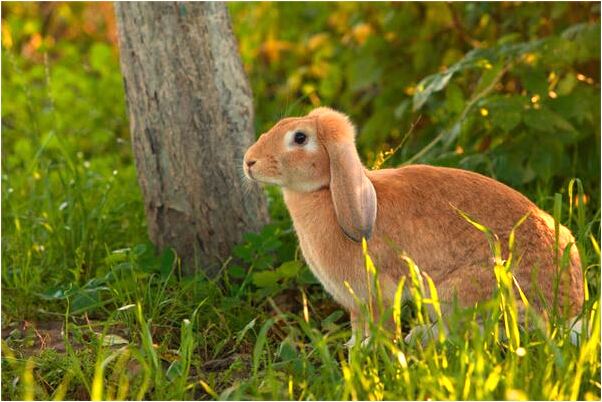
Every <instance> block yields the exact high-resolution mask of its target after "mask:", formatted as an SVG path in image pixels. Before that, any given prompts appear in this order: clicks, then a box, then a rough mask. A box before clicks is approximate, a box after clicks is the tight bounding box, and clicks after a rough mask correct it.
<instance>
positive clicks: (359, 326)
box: [345, 311, 367, 349]
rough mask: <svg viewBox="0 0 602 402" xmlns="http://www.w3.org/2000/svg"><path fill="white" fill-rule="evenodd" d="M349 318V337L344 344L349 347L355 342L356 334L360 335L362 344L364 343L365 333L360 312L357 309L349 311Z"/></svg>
mask: <svg viewBox="0 0 602 402" xmlns="http://www.w3.org/2000/svg"><path fill="white" fill-rule="evenodd" d="M349 318H350V321H351V338H350V339H349V340H348V341H347V342H346V343H345V346H346V347H348V348H350V349H351V348H352V347H353V346H354V345H355V344H356V342H357V337H358V336H361V338H362V345H364V344H365V342H366V340H367V333H366V325H365V323H364V321H363V320H362V318H361V314H359V313H358V312H357V311H350V312H349Z"/></svg>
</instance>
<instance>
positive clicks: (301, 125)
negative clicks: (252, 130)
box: [243, 107, 376, 241]
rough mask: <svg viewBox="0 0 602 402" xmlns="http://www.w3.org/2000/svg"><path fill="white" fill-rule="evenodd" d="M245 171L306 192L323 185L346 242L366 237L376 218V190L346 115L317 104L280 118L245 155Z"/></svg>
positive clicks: (247, 174) (290, 188)
mask: <svg viewBox="0 0 602 402" xmlns="http://www.w3.org/2000/svg"><path fill="white" fill-rule="evenodd" d="M243 169H244V172H245V175H246V176H247V177H248V178H250V179H253V180H256V181H259V182H263V183H271V184H277V185H280V186H282V187H284V188H285V189H287V190H291V191H296V192H302V193H308V192H313V191H316V190H321V189H326V188H329V189H330V192H331V194H332V201H333V204H334V208H335V212H336V216H337V220H338V223H339V226H340V227H341V229H342V230H343V232H344V233H345V234H346V235H347V236H348V237H349V238H351V239H352V240H355V241H360V240H361V238H362V237H366V238H369V237H370V234H371V232H372V226H373V224H374V221H375V219H376V193H375V191H374V187H373V186H372V183H371V182H370V180H368V178H367V177H366V175H365V173H364V167H363V166H362V163H361V161H360V159H359V156H358V154H357V151H356V149H355V128H354V127H353V124H352V123H351V121H350V120H349V118H348V117H347V116H346V115H344V114H342V113H340V112H337V111H335V110H333V109H330V108H326V107H320V108H317V109H314V110H313V111H312V112H311V113H309V114H308V115H307V116H303V117H291V118H285V119H282V120H280V121H279V122H278V123H277V124H276V125H275V126H274V127H272V128H271V129H270V130H269V131H268V132H267V133H265V134H262V135H261V136H260V137H259V139H258V140H257V142H256V143H255V144H253V145H252V146H251V147H250V148H249V149H248V150H247V153H246V154H245V157H244V161H243Z"/></svg>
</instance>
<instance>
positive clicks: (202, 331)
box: [2, 2, 600, 399]
mask: <svg viewBox="0 0 602 402" xmlns="http://www.w3.org/2000/svg"><path fill="white" fill-rule="evenodd" d="M230 10H231V15H232V23H233V28H234V31H235V34H236V36H237V38H238V41H239V46H240V52H241V56H242V59H243V62H244V64H245V69H246V71H247V73H248V75H249V79H250V81H251V84H252V87H253V93H254V97H255V106H256V127H257V133H258V134H259V133H261V132H263V131H265V130H266V129H268V128H269V127H270V126H271V125H272V124H273V123H274V122H275V121H276V120H278V119H279V118H280V117H282V116H285V115H296V114H297V115H298V114H302V113H305V112H307V111H308V110H310V109H311V108H313V107H315V106H318V105H330V106H333V107H336V108H339V109H341V110H343V111H345V112H347V113H349V114H350V115H351V117H352V119H353V120H354V121H355V122H356V124H357V125H358V127H359V131H360V136H359V139H358V143H359V144H358V145H359V149H360V153H361V155H362V157H363V159H364V161H365V162H366V164H367V165H368V166H373V167H375V168H378V167H385V166H396V165H399V164H401V163H408V162H420V163H430V164H435V165H446V166H458V167H462V168H465V169H470V170H474V171H478V172H482V173H485V174H487V175H489V176H492V177H495V178H497V179H499V180H501V181H503V182H505V183H507V184H510V185H511V186H513V187H515V188H517V189H518V190H520V191H521V192H523V193H524V194H526V195H527V196H529V197H530V198H531V199H532V200H534V201H535V202H536V203H537V204H538V205H539V206H540V207H542V208H544V209H546V210H548V211H549V212H551V213H552V212H553V213H554V216H555V217H556V218H557V219H558V220H559V221H560V222H562V223H563V224H565V225H567V226H569V227H570V228H571V229H572V230H573V232H574V233H575V235H576V237H577V240H578V244H579V248H580V252H581V255H582V260H583V262H584V264H583V265H584V270H585V272H586V278H587V279H588V281H589V287H588V291H589V295H588V297H589V301H588V303H586V307H585V309H584V317H589V318H588V319H587V321H588V322H590V323H591V324H592V325H593V327H594V329H596V328H597V331H598V332H597V335H596V332H595V331H594V334H593V335H592V338H591V339H590V340H587V341H586V342H583V343H582V346H581V347H574V346H573V345H571V344H570V343H569V342H567V339H568V331H567V330H566V327H565V326H564V324H562V323H561V322H556V321H553V322H552V323H550V324H548V326H547V327H546V328H545V329H544V330H540V331H532V332H521V335H520V340H519V341H518V343H514V342H515V340H512V341H511V342H506V341H504V340H501V339H500V338H499V337H497V335H495V336H494V335H491V331H490V332H489V333H488V332H487V331H485V333H484V334H481V335H475V334H476V333H479V332H478V331H476V330H474V328H473V327H472V325H473V324H472V323H471V320H466V319H464V320H463V319H461V317H462V316H461V315H459V318H458V319H456V320H454V321H453V322H454V323H455V324H454V325H456V326H457V328H454V331H453V332H452V334H451V335H450V336H449V337H447V338H445V339H439V342H436V343H433V344H431V345H429V346H428V347H425V348H423V347H422V346H421V345H404V344H392V343H391V342H390V340H389V339H390V337H388V336H386V335H382V334H381V333H380V332H379V331H378V329H377V328H375V331H376V335H375V337H374V340H373V342H372V344H371V346H370V347H369V348H366V349H359V348H358V349H353V350H352V351H351V352H350V354H351V356H349V360H348V357H347V356H346V352H345V350H344V348H343V347H342V343H343V341H344V339H345V338H346V337H347V336H348V335H349V328H348V324H347V318H346V316H345V314H344V313H343V311H341V310H340V309H339V307H338V306H336V305H335V304H334V303H333V302H331V301H330V298H329V297H328V296H326V295H325V294H324V293H323V291H322V289H321V287H320V285H319V284H318V283H317V282H316V280H315V279H314V278H313V277H312V275H311V273H310V272H309V271H308V269H307V267H306V266H305V265H304V263H303V262H302V261H301V260H300V257H299V251H298V250H297V245H296V240H295V237H294V234H293V233H292V230H291V224H290V220H289V218H288V215H287V213H286V210H285V208H284V206H283V204H282V200H281V198H280V194H279V192H278V190H277V189H274V188H269V189H268V193H269V197H270V208H271V211H270V212H271V215H272V218H273V223H272V224H270V225H269V226H267V227H266V228H265V229H264V230H263V231H262V232H261V233H257V234H248V235H247V236H246V239H247V241H246V242H245V243H243V244H241V245H240V246H239V247H238V248H237V250H236V252H235V256H234V257H236V259H237V260H238V261H242V263H240V264H234V263H231V264H228V265H226V266H225V267H224V270H223V272H222V274H221V276H220V277H219V278H217V279H216V280H208V279H206V278H203V277H201V276H196V277H186V278H182V277H180V276H179V275H178V270H179V267H178V264H177V259H176V258H175V256H174V255H173V254H172V253H171V252H169V251H166V252H164V253H162V254H159V255H157V253H156V251H155V250H154V249H153V247H152V245H150V244H149V242H148V239H147V236H146V227H145V222H144V212H143V206H142V201H141V198H140V193H139V190H138V186H137V182H136V176H135V167H134V165H133V159H132V154H131V147H130V139H129V133H128V122H127V118H126V113H125V104H124V93H123V86H122V82H121V75H120V71H119V63H118V48H117V45H116V34H115V21H114V16H113V11H112V6H111V4H109V3H10V2H9V3H7V2H3V3H2V98H3V102H2V256H3V258H2V294H3V298H2V339H3V343H2V369H3V370H2V397H3V398H6V399H16V398H32V397H35V398H50V397H52V398H56V399H62V398H83V399H87V398H100V397H104V398H155V399H157V398H160V399H171V398H174V399H176V398H177V399H190V398H218V397H219V398H231V399H236V398H253V399H255V398H272V399H310V398H311V399H340V398H343V399H349V398H360V399H383V398H385V399H414V398H421V399H423V398H433V399H448V398H449V399H456V398H471V399H498V398H512V399H521V398H531V399H563V398H571V399H575V398H581V399H583V398H587V399H599V398H600V382H599V381H600V361H599V355H600V342H599V310H598V308H599V305H598V304H597V302H596V301H597V300H598V298H599V281H600V279H599V272H600V265H599V258H600V256H599V246H598V245H599V219H600V209H599V205H600V186H599V183H600V75H599V74H600V5H599V4H598V3H568V2H565V3H515V2H512V3H458V4H453V3H452V4H449V3H424V4H423V3H390V4H388V3H287V4H278V3H269V2H262V3H230ZM411 127H413V129H411ZM408 133H409V134H408ZM400 145H401V147H400ZM397 148H399V149H397ZM394 149H397V150H396V152H391V151H392V150H394ZM573 178H579V179H580V181H578V182H577V181H573V182H572V184H570V183H571V179H573ZM414 285H416V284H414ZM415 289H418V290H417V291H416V299H415V301H416V300H417V301H420V292H419V289H420V287H419V286H418V285H416V288H415ZM501 289H503V287H501ZM500 292H502V291H500ZM496 297H497V296H496ZM483 308H484V309H485V310H484V311H475V312H473V313H472V314H474V316H475V317H476V316H477V315H479V314H484V316H487V312H488V311H489V312H490V313H491V312H493V311H498V310H497V309H498V307H497V305H496V304H495V299H494V301H493V304H492V305H491V306H485V307H483ZM487 309H490V310H487ZM404 311H406V309H405V307H404ZM406 315H407V317H406V321H404V326H403V328H402V329H403V331H405V330H407V326H406V325H407V324H408V323H409V322H413V321H416V320H418V321H420V315H418V316H416V315H414V316H411V315H409V314H406ZM490 315H491V314H490ZM464 316H465V317H466V316H468V317H473V316H471V315H466V312H465V313H464ZM596 319H597V320H598V321H596ZM491 325H493V324H491ZM486 328H489V329H492V328H494V327H493V326H491V327H486ZM492 332H496V331H493V330H492ZM468 334H472V335H470V336H469V335H468ZM124 368H125V369H124Z"/></svg>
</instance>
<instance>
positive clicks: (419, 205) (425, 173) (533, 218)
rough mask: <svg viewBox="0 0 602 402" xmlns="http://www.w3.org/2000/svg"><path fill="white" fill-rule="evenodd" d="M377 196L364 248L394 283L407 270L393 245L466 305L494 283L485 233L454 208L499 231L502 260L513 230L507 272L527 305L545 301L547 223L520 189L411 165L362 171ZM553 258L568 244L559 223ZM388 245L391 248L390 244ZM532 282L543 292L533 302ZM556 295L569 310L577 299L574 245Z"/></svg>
mask: <svg viewBox="0 0 602 402" xmlns="http://www.w3.org/2000/svg"><path fill="white" fill-rule="evenodd" d="M367 174H368V176H369V178H370V180H371V181H372V183H373V185H374V187H375V190H376V193H377V199H378V214H377V221H376V224H375V230H374V235H373V238H372V241H371V242H370V244H371V249H372V254H374V255H375V257H376V259H377V263H380V265H381V266H382V267H383V270H382V271H381V272H383V273H384V274H387V275H389V276H390V277H391V279H392V280H393V281H396V280H398V279H399V277H400V276H401V275H404V274H405V273H406V272H407V271H406V268H405V267H403V266H402V264H399V263H398V261H399V259H398V258H396V256H395V255H394V254H395V250H394V248H397V251H404V252H406V253H407V254H408V255H409V256H410V257H411V258H412V259H413V260H414V261H415V262H416V263H417V264H418V265H419V266H420V267H421V269H423V270H424V271H426V272H427V273H429V275H430V276H431V277H432V278H433V280H434V281H435V283H436V284H437V285H438V289H439V292H440V293H441V294H442V295H443V297H447V298H452V297H454V295H455V296H457V297H458V298H459V300H460V301H461V302H463V304H467V305H469V304H472V303H474V302H476V301H479V300H483V299H485V298H487V297H489V296H490V295H491V293H492V292H493V290H494V288H495V278H494V274H493V270H492V266H493V259H492V257H493V256H492V252H491V250H490V247H489V244H488V242H487V238H486V236H485V234H483V233H482V232H480V231H479V230H477V229H476V228H475V227H474V226H472V225H471V224H470V223H468V222H467V221H466V220H465V219H463V218H462V217H461V216H460V215H459V213H458V212H457V210H456V208H457V209H459V210H461V211H463V212H465V213H466V214H468V215H469V216H470V217H471V218H473V219H474V220H476V221H477V222H479V223H481V224H483V225H485V226H487V227H488V228H490V229H491V230H492V231H493V232H494V233H495V234H497V235H498V236H499V239H500V242H501V245H502V250H503V257H504V258H506V257H507V256H508V247H507V246H508V237H509V234H510V232H511V230H512V227H513V226H514V225H515V224H516V223H517V222H518V221H519V219H521V217H523V216H524V215H525V214H527V213H530V216H529V217H528V218H527V220H526V221H525V222H524V223H523V224H522V225H521V226H520V227H519V228H518V229H517V231H516V246H515V255H516V256H519V257H520V263H519V264H518V266H517V267H516V269H515V271H514V274H515V276H516V277H517V280H518V282H519V284H520V285H521V287H522V288H523V290H525V291H526V293H527V294H528V296H530V299H531V300H532V302H533V303H534V304H535V305H536V306H539V307H540V308H541V307H543V306H544V305H545V304H547V305H548V306H551V305H552V303H553V295H554V288H555V285H554V283H555V282H554V281H555V277H556V263H555V230H554V220H553V218H552V217H550V216H549V215H548V214H547V213H545V212H543V211H542V210H540V209H539V208H538V207H537V206H536V205H535V204H534V203H532V202H531V201H529V200H528V199H527V198H526V197H524V196H523V195H522V194H520V193H519V192H517V191H515V190H513V189H511V188H510V187H508V186H506V185H504V184H502V183H500V182H498V181H495V180H493V179H491V178H488V177H485V176H482V175H480V174H477V173H473V172H469V171H465V170H460V169H452V168H443V167H433V166H426V165H411V166H407V167H403V168H399V169H383V170H379V171H372V172H367ZM558 243H559V249H560V255H561V256H562V253H563V251H564V249H565V247H567V246H568V245H569V244H571V243H574V239H573V236H572V235H571V233H570V231H569V230H568V229H566V228H565V227H563V226H560V233H559V242H558ZM392 244H393V245H394V246H392ZM534 284H536V285H537V287H538V288H539V290H540V291H541V293H542V294H543V296H544V299H545V303H542V302H541V300H539V296H538V292H537V291H536V289H535V286H533V285H534ZM559 295H560V300H564V301H565V302H568V304H567V305H570V307H571V310H572V311H573V313H576V312H577V311H578V310H579V309H580V307H581V304H582V299H583V280H582V273H581V268H580V261H579V255H578V252H577V249H576V247H575V246H572V247H571V249H570V258H569V264H568V267H567V268H566V270H565V274H564V276H563V277H562V280H561V284H560V286H559Z"/></svg>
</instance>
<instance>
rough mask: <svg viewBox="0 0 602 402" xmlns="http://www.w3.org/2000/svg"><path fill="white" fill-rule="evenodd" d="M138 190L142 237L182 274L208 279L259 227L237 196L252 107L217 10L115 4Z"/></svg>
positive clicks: (256, 195)
mask: <svg viewBox="0 0 602 402" xmlns="http://www.w3.org/2000/svg"><path fill="white" fill-rule="evenodd" d="M115 12H116V15H117V22H118V30H119V45H120V49H121V56H120V57H121V69H122V72H123V77H124V83H125V89H126V97H127V105H128V112H129V118H130V126H131V132H132V144H133V149H134V154H135V157H136V167H137V170H138V181H139V183H140V186H141V188H142V194H143V197H144V203H145V208H146V216H147V220H148V230H149V235H150V237H151V240H152V241H153V242H154V243H155V244H156V245H157V246H158V247H159V248H164V247H167V246H170V247H173V248H174V249H175V250H176V252H177V253H178V255H179V256H180V257H182V260H183V262H184V265H185V266H186V267H188V268H186V270H187V271H188V272H190V271H191V267H194V266H198V267H200V268H201V269H203V270H205V271H206V272H208V273H209V274H211V273H214V272H215V271H216V269H217V268H219V266H220V264H221V263H222V262H223V261H224V259H225V258H227V257H228V256H229V255H230V254H231V251H232V246H233V245H235V244H236V243H237V242H239V241H240V240H241V238H242V234H243V233H244V232H247V231H255V230H258V229H259V228H260V227H261V226H262V225H263V224H265V223H266V221H267V211H266V204H265V199H264V196H263V194H262V193H261V191H260V190H259V189H258V188H252V189H249V188H244V187H243V183H242V181H243V180H244V178H243V176H242V174H241V165H242V157H243V155H244V151H245V150H246V148H247V147H248V146H249V145H250V144H251V142H252V140H253V138H254V136H253V131H254V130H253V103H252V96H251V90H250V88H249V84H248V82H247V79H246V76H245V73H244V70H243V68H242V64H241V61H240V58H239V55H238V48H237V44H236V40H235V38H234V36H233V34H232V29H231V26H230V20H229V15H228V11H227V9H226V6H225V4H224V3H211V2H207V3H204V2H203V3H181V2H178V3H176V2H116V3H115Z"/></svg>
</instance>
